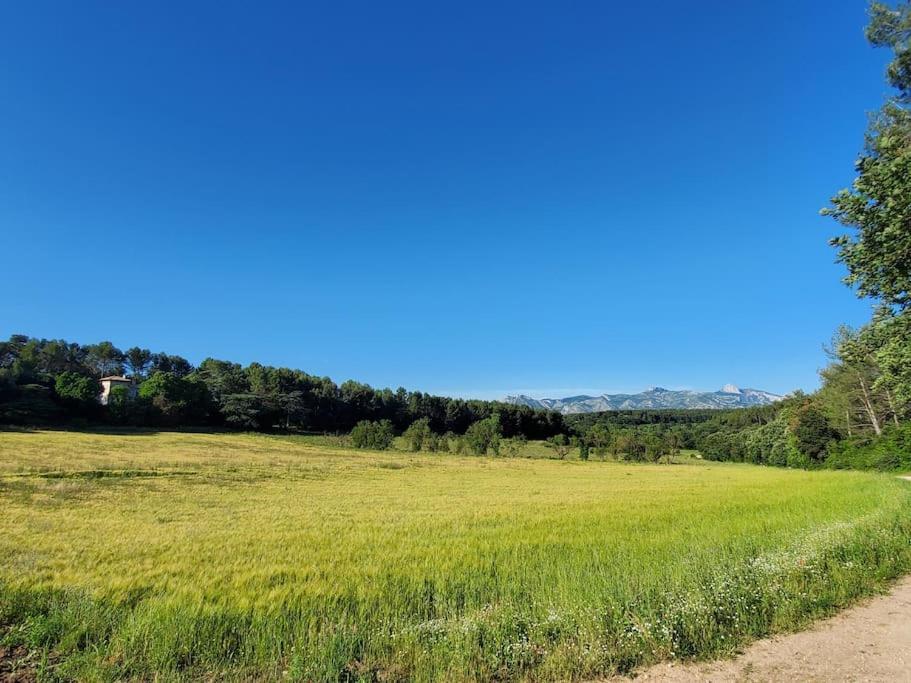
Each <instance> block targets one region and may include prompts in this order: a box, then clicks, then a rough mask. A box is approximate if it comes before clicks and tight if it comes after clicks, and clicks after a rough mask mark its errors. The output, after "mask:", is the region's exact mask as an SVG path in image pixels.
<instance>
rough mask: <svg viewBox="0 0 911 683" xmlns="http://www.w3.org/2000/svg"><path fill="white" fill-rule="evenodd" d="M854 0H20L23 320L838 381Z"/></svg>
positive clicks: (13, 157)
mask: <svg viewBox="0 0 911 683" xmlns="http://www.w3.org/2000/svg"><path fill="white" fill-rule="evenodd" d="M865 21H866V5H865V3H864V2H862V1H860V0H856V1H855V0H840V1H839V2H831V0H818V1H814V2H810V1H806V0H804V1H800V0H798V1H795V0H767V1H763V2H750V3H746V2H730V1H729V0H725V1H723V2H722V1H707V2H700V3H693V2H685V1H683V0H677V1H674V2H671V1H665V2H660V1H659V2H649V3H644V2H643V3H633V2H582V3H570V4H567V3H565V2H552V3H528V2H513V3H468V2H461V1H460V2H455V3H436V2H434V3H424V2H413V3H407V4H400V3H377V2H364V3H357V4H355V3H347V2H337V3H299V2H288V3H283V4H276V3H239V2H236V3H225V2H212V3H183V2H180V3H178V2H173V3H157V2H156V3H110V2H105V3H93V2H79V3H73V2H59V3H45V2H21V3H7V4H6V5H5V6H4V7H3V8H2V10H0V97H2V107H0V244H2V245H3V249H2V251H3V258H2V269H3V284H4V288H3V292H4V293H3V297H2V305H0V334H2V335H3V336H4V337H5V336H7V335H8V334H11V333H14V332H15V333H25V334H30V335H34V336H42V337H54V338H58V337H63V338H66V339H69V340H73V341H80V342H84V343H88V342H94V341H98V340H101V339H110V340H112V341H113V342H114V343H116V344H118V345H120V346H121V347H124V348H125V347H128V346H132V345H135V344H139V345H142V346H147V347H150V348H151V349H152V350H153V351H157V350H165V351H168V352H171V353H179V354H181V355H184V356H186V357H187V358H189V359H190V360H192V361H194V362H198V361H200V360H202V359H203V358H204V357H206V356H209V355H211V356H214V357H218V358H224V359H230V360H236V361H239V362H242V363H246V362H250V361H254V360H257V361H260V362H262V363H266V364H272V365H287V366H292V367H299V368H302V369H304V370H307V371H308V372H312V373H315V374H320V375H329V376H331V377H333V378H334V379H336V380H337V381H341V380H344V379H347V378H354V379H358V380H362V381H366V382H369V383H371V384H374V385H377V386H393V387H395V386H398V385H404V386H405V387H408V388H410V389H421V390H425V391H432V392H436V393H444V394H453V395H468V396H480V397H496V396H499V395H502V394H503V393H505V392H512V391H525V392H531V393H535V394H537V395H566V394H571V393H577V392H580V391H588V392H596V391H624V390H632V391H638V390H641V389H643V388H645V387H647V386H648V385H654V384H661V385H663V386H667V387H675V388H676V387H689V388H697V389H715V388H717V387H720V386H721V384H723V383H725V382H734V383H737V384H740V385H741V386H753V387H757V388H762V389H767V390H771V391H781V392H783V391H788V390H791V389H794V388H796V387H802V388H805V389H812V388H814V387H815V386H816V385H817V376H816V371H817V369H818V368H819V367H820V366H821V365H823V364H824V361H825V359H824V355H823V352H822V344H823V343H824V342H825V341H826V340H827V339H828V338H829V337H830V335H831V333H832V332H833V330H834V328H835V327H836V326H837V325H838V324H839V323H841V322H849V323H853V324H857V323H860V322H862V321H863V320H865V319H866V317H867V316H868V314H869V310H870V307H869V304H867V303H864V302H861V301H858V300H856V299H855V297H854V295H853V294H852V293H851V292H850V291H849V290H848V289H847V288H845V287H844V286H843V285H842V284H841V283H840V277H841V275H842V270H841V267H840V266H838V265H836V264H835V263H834V260H833V259H834V252H833V251H832V249H831V248H830V247H828V246H827V244H826V240H827V238H828V237H829V236H831V235H832V234H834V233H835V232H837V226H836V225H835V224H834V223H832V222H831V221H830V220H827V219H823V218H820V217H819V216H818V215H817V212H818V210H819V208H820V207H822V206H823V205H824V204H826V202H827V199H828V197H829V196H831V195H832V194H833V193H834V192H835V190H837V189H838V188H840V187H842V186H845V185H847V184H848V183H849V182H850V180H851V178H852V176H853V173H852V164H853V161H854V159H855V157H856V155H857V153H858V151H859V149H860V146H861V143H862V133H863V129H864V127H865V123H866V113H867V112H869V111H871V110H873V109H875V108H877V107H878V106H879V105H880V103H881V102H882V99H883V97H884V96H885V95H886V94H887V93H888V88H887V86H886V84H885V82H884V79H883V73H884V66H885V63H886V61H887V59H888V55H887V54H886V53H883V52H881V51H876V50H874V49H873V48H870V47H869V46H868V45H867V44H866V43H865V41H864V38H863V26H864V24H865Z"/></svg>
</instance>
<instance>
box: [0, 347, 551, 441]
mask: <svg viewBox="0 0 911 683" xmlns="http://www.w3.org/2000/svg"><path fill="white" fill-rule="evenodd" d="M124 366H127V367H129V368H130V371H131V372H132V374H134V375H136V376H138V377H140V378H148V379H152V378H154V377H155V376H156V375H158V374H159V373H165V374H166V375H167V376H169V377H170V378H172V379H175V378H176V379H177V380H187V381H190V382H196V383H197V384H196V385H193V386H192V387H189V385H183V384H179V383H178V384H176V385H175V384H174V383H173V381H172V379H169V380H168V382H170V384H169V385H168V386H169V387H172V386H177V387H183V388H185V389H187V391H178V392H177V393H178V394H180V396H176V394H175V392H174V391H172V390H171V389H167V390H166V389H165V388H164V387H159V388H158V389H156V396H158V397H159V398H158V399H157V403H158V405H154V406H152V408H153V409H148V408H149V406H148V405H146V406H141V405H137V406H134V407H132V408H131V409H130V410H129V411H128V412H130V417H129V419H130V420H131V421H132V422H133V423H135V424H142V420H143V419H147V420H148V422H146V423H145V424H148V425H149V426H159V425H161V424H181V425H185V426H189V425H194V426H214V427H225V426H227V427H233V428H237V429H245V430H250V429H253V430H260V431H274V430H276V429H282V430H285V431H317V432H324V433H338V432H348V431H350V430H351V429H352V428H353V427H354V426H355V425H356V424H357V423H358V422H360V421H362V420H369V421H374V422H375V421H379V420H389V421H390V422H391V423H392V424H393V426H394V428H395V429H396V430H397V431H401V430H404V429H406V428H407V427H408V426H409V425H410V424H412V423H414V422H416V421H418V420H425V421H426V423H427V425H428V427H429V429H430V430H431V432H433V433H436V434H441V433H444V432H452V433H453V434H463V433H464V432H465V431H466V430H467V429H468V427H469V426H470V425H471V424H473V423H475V422H478V421H482V420H486V419H487V418H489V417H491V416H492V415H494V414H496V415H497V416H498V420H499V424H500V427H499V429H500V432H501V434H502V435H503V436H505V437H508V438H511V437H515V436H519V435H521V436H523V437H525V438H529V439H544V438H547V437H549V436H552V435H554V434H558V433H562V432H564V431H565V430H566V426H565V424H564V422H563V417H562V415H560V414H559V413H556V412H552V411H550V412H548V411H539V410H534V409H532V408H529V407H527V406H514V405H508V404H504V403H498V402H494V401H476V400H464V399H456V398H445V397H441V396H432V395H430V394H424V393H422V392H419V391H415V392H408V391H405V389H402V388H399V389H396V390H395V391H393V390H391V389H374V388H372V387H370V386H369V385H367V384H362V383H359V382H354V381H348V382H344V383H342V384H341V385H337V384H335V383H334V382H333V381H332V380H330V379H329V378H328V377H316V376H313V375H309V374H307V373H305V372H303V371H301V370H293V369H290V368H276V367H270V366H264V365H261V364H259V363H251V364H250V365H248V366H246V367H244V366H241V365H239V364H237V363H231V362H229V361H224V360H217V359H214V358H207V359H205V360H204V361H203V362H202V363H200V364H199V367H198V368H194V367H193V366H192V365H191V364H190V363H189V362H188V361H187V360H186V359H184V358H181V357H180V356H175V355H169V354H166V353H150V352H149V351H148V349H143V348H140V347H133V348H131V349H129V350H128V351H127V352H126V353H123V352H121V351H120V350H119V349H117V348H116V347H115V346H114V345H113V344H111V343H110V342H102V343H100V344H94V345H88V346H80V345H79V344H72V343H69V342H66V341H63V340H46V339H34V338H30V337H26V336H24V335H13V336H11V337H10V339H9V340H8V341H6V342H0V414H2V415H8V416H11V418H10V419H15V420H17V421H19V422H23V423H28V422H30V421H32V420H31V419H30V417H29V414H28V405H30V404H29V403H28V402H26V403H20V404H18V405H19V407H18V408H17V409H16V410H4V409H3V407H2V406H3V403H4V402H10V401H15V400H17V398H18V397H19V394H20V393H21V387H22V386H24V385H27V384H40V385H43V386H46V387H48V388H51V387H53V386H54V384H55V381H56V377H57V376H58V375H60V374H61V373H63V372H74V373H76V374H80V375H85V376H86V377H92V378H95V379H97V378H99V377H100V376H101V375H102V374H110V373H112V372H122V370H123V367H124ZM162 381H164V380H162ZM152 386H154V385H152ZM201 386H204V387H205V391H201V390H200V391H195V389H196V388H198V387H201ZM190 388H192V389H194V391H190V390H189V389H190ZM140 398H142V397H140ZM146 399H148V400H151V401H152V402H153V403H155V399H154V397H152V398H149V397H146ZM146 399H143V400H146ZM148 400H147V401H146V402H147V403H148ZM33 405H37V404H33ZM117 410H120V409H119V408H118V409H117ZM115 412H116V411H115ZM122 413H123V411H122V410H120V412H119V413H118V415H117V416H114V415H113V414H112V413H111V410H110V409H108V408H99V409H98V410H97V411H94V412H93V415H92V416H93V417H97V418H98V419H102V420H106V421H108V422H118V423H122V421H123V419H124V415H123V414H122ZM75 414H79V415H82V413H81V412H77V411H75V410H74V407H73V406H72V405H69V404H60V405H58V406H57V408H56V411H55V413H54V415H55V416H54V417H52V416H51V414H50V413H47V411H45V412H44V413H43V417H41V418H40V419H44V420H47V419H56V420H59V421H64V420H65V419H67V418H68V417H72V416H73V415H75ZM35 419H36V420H37V419H39V416H37V415H36V416H35ZM452 445H453V443H452V440H450V442H448V443H447V444H446V446H447V447H451V446H452ZM437 446H438V447H442V441H439V440H438V441H437Z"/></svg>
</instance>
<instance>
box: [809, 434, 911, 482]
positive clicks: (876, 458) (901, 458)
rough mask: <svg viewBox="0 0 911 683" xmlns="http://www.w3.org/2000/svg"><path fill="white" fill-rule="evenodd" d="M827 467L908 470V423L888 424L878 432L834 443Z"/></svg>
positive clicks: (910, 446) (910, 437)
mask: <svg viewBox="0 0 911 683" xmlns="http://www.w3.org/2000/svg"><path fill="white" fill-rule="evenodd" d="M826 467H829V468H831V469H854V470H885V471H888V470H892V471H900V472H911V423H908V422H905V423H903V424H902V425H900V426H898V427H894V426H890V427H887V428H886V429H885V430H884V432H883V434H882V435H880V436H876V437H863V436H859V437H853V438H851V439H845V440H844V441H840V442H837V443H833V444H832V445H831V446H830V453H829V456H828V458H826Z"/></svg>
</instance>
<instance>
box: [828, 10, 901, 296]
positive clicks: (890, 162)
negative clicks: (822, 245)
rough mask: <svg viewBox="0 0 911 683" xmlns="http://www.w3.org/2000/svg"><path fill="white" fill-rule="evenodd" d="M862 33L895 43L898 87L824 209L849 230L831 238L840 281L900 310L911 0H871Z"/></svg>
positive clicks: (893, 71)
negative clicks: (848, 182)
mask: <svg viewBox="0 0 911 683" xmlns="http://www.w3.org/2000/svg"><path fill="white" fill-rule="evenodd" d="M867 38H868V39H869V41H870V42H871V43H872V44H873V45H875V46H880V47H888V48H891V49H892V51H893V55H894V59H893V61H892V63H891V64H890V65H889V68H888V76H889V80H890V82H891V84H892V85H893V86H894V87H895V88H897V89H898V93H897V94H896V95H895V96H894V97H893V98H891V99H890V100H889V101H888V102H887V103H886V104H885V105H884V106H883V108H882V109H881V110H880V112H879V114H878V116H876V117H875V118H874V119H873V120H872V121H871V124H870V127H869V129H868V131H867V135H866V144H865V146H864V151H863V153H862V154H861V156H860V159H859V160H858V161H857V164H856V170H857V178H856V179H855V181H854V184H853V186H852V187H851V189H845V190H842V191H841V192H839V193H838V194H837V195H836V196H835V197H833V198H832V205H831V206H830V207H828V208H825V209H823V211H822V213H823V215H828V216H832V217H833V218H835V219H836V220H837V221H838V222H839V223H841V224H842V225H845V226H847V227H849V228H851V229H852V230H853V231H854V232H853V234H844V235H840V236H838V237H835V238H834V239H832V240H831V244H832V245H833V246H834V247H836V248H837V249H838V260H839V261H840V262H841V263H844V264H845V266H847V268H848V275H847V276H846V277H845V282H846V283H847V284H848V285H850V286H854V287H856V288H857V293H858V295H859V296H865V297H873V298H876V299H880V300H881V301H883V302H884V303H885V304H886V305H888V306H891V307H896V308H898V309H900V310H903V309H906V308H907V307H908V306H909V305H911V229H909V225H911V111H909V110H908V104H909V103H911V49H909V48H911V3H908V2H903V3H901V4H900V5H899V6H898V8H896V9H892V8H890V7H888V6H886V5H884V4H882V3H878V2H877V3H873V5H872V6H871V10H870V24H869V26H868V27H867Z"/></svg>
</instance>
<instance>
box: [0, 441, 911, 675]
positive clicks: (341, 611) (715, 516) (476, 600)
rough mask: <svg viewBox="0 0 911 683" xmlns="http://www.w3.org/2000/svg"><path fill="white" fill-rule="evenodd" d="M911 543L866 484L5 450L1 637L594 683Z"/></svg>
mask: <svg viewBox="0 0 911 683" xmlns="http://www.w3.org/2000/svg"><path fill="white" fill-rule="evenodd" d="M909 541H911V486H909V485H908V483H907V482H904V481H899V480H897V479H895V478H894V477H885V476H881V475H874V474H864V473H857V472H805V471H790V470H783V469H774V468H760V467H753V466H749V465H731V464H717V463H703V462H700V461H697V460H691V461H688V462H687V463H686V464H677V465H631V464H624V463H616V462H599V461H593V462H578V461H567V462H561V461H556V460H548V459H541V458H538V459H524V458H489V457H485V458H476V457H468V456H465V457H463V456H455V455H427V454H408V453H402V452H387V453H367V452H356V451H351V450H343V449H339V448H334V447H333V446H332V442H331V441H328V440H324V441H317V440H313V439H306V438H294V437H287V438H283V437H270V436H261V435H259V436H254V435H219V434H174V433H148V434H123V435H117V434H108V435H102V434H82V433H66V432H0V625H2V631H0V633H2V634H3V635H2V638H4V639H5V640H6V642H7V643H8V644H21V645H25V646H26V647H27V648H29V650H31V651H32V652H36V653H38V654H39V656H40V657H41V658H42V659H41V664H40V671H41V674H42V675H43V676H45V677H47V678H55V677H56V678H64V679H68V678H75V679H80V680H84V679H89V680H93V679H100V680H111V679H139V678H142V679H149V678H151V677H153V675H155V674H156V673H157V674H158V679H159V680H170V679H212V678H219V679H222V678H229V679H245V680H247V679H266V680H273V679H291V680H314V681H322V680H339V679H340V680H351V679H363V680H377V679H378V680H398V679H419V680H430V679H444V680H490V679H534V680H554V679H561V680H562V679H566V678H583V677H586V676H594V675H598V674H602V673H609V672H615V671H626V670H629V669H630V668H631V667H633V666H635V665H637V664H641V663H647V662H652V661H656V660H660V659H666V658H673V657H693V656H699V657H702V656H710V655H715V654H722V653H725V652H729V651H731V650H732V649H733V648H735V647H736V646H737V644H739V643H743V642H745V641H746V640H749V639H751V638H754V637H757V636H759V635H763V634H766V633H769V632H770V631H775V630H786V629H791V628H796V627H798V626H800V625H802V624H804V623H806V621H807V620H808V619H809V618H812V617H813V616H817V615H820V614H823V613H826V612H829V611H831V610H833V609H834V608H836V607H837V606H840V605H843V604H846V603H847V602H849V601H850V600H852V599H854V598H856V597H857V596H859V595H862V594H866V593H869V592H872V591H875V590H877V589H879V588H882V587H883V586H884V585H885V584H886V583H887V582H888V580H889V579H890V578H893V577H895V576H897V575H898V574H900V573H902V572H905V571H908V570H909V568H911V546H909Z"/></svg>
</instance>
